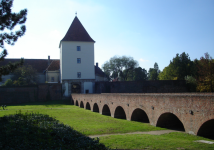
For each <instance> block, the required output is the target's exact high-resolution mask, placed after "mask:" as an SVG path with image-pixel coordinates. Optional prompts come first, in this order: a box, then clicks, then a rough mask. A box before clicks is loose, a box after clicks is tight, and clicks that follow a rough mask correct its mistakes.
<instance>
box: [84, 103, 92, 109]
mask: <svg viewBox="0 0 214 150" xmlns="http://www.w3.org/2000/svg"><path fill="white" fill-rule="evenodd" d="M85 108H86V109H88V110H91V106H90V104H89V102H87V103H86V107H85Z"/></svg>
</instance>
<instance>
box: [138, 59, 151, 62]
mask: <svg viewBox="0 0 214 150" xmlns="http://www.w3.org/2000/svg"><path fill="white" fill-rule="evenodd" d="M140 61H141V62H149V60H146V59H143V58H140Z"/></svg>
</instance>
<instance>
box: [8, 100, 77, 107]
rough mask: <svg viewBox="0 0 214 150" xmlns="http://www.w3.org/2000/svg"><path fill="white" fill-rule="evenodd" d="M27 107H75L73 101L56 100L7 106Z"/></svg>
mask: <svg viewBox="0 0 214 150" xmlns="http://www.w3.org/2000/svg"><path fill="white" fill-rule="evenodd" d="M26 105H43V106H46V107H52V106H62V105H73V104H72V103H71V100H55V101H45V102H41V101H37V102H26V103H21V104H8V105H7V106H26Z"/></svg>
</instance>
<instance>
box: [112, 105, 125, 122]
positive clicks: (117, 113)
mask: <svg viewBox="0 0 214 150" xmlns="http://www.w3.org/2000/svg"><path fill="white" fill-rule="evenodd" d="M114 118H119V119H126V113H125V111H124V109H123V108H122V107H121V106H117V108H116V109H115V112H114Z"/></svg>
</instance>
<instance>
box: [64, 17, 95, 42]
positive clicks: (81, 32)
mask: <svg viewBox="0 0 214 150" xmlns="http://www.w3.org/2000/svg"><path fill="white" fill-rule="evenodd" d="M61 41H84V42H95V41H94V40H93V39H92V38H91V37H90V35H89V34H88V32H87V31H86V30H85V28H84V27H83V25H82V24H81V22H80V21H79V19H78V18H77V17H75V18H74V20H73V22H72V24H71V26H70V28H69V29H68V32H67V33H66V35H65V37H64V38H63V39H62V40H61ZM61 41H60V42H61Z"/></svg>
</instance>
